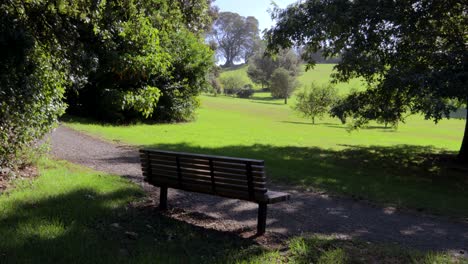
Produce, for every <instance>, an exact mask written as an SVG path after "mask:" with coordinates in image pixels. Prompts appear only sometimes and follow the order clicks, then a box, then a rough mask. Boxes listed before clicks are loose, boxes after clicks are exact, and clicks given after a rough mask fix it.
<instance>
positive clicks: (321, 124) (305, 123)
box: [280, 121, 342, 128]
mask: <svg viewBox="0 0 468 264" xmlns="http://www.w3.org/2000/svg"><path fill="white" fill-rule="evenodd" d="M280 122H281V123H286V124H296V125H307V126H314V125H317V126H328V127H335V126H336V127H337V128H342V127H341V126H338V125H336V124H334V123H328V122H315V124H313V123H312V121H310V122H299V121H280Z"/></svg>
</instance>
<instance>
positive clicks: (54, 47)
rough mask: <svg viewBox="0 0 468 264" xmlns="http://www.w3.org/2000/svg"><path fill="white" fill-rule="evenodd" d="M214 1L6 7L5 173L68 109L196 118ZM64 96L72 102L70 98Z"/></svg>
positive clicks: (83, 1) (18, 3) (0, 97)
mask: <svg viewBox="0 0 468 264" xmlns="http://www.w3.org/2000/svg"><path fill="white" fill-rule="evenodd" d="M210 4H211V1H210V0H184V1H179V0H128V1H93V0H77V1H53V2H51V1H45V0H37V1H22V0H8V1H3V2H1V3H0V48H1V50H0V68H1V71H0V138H1V140H2V141H1V146H0V155H1V157H2V160H1V161H0V167H3V166H6V165H8V164H6V161H8V160H10V161H11V160H14V156H15V155H16V153H17V152H18V150H20V149H21V148H22V147H24V146H27V145H28V144H29V143H30V142H31V141H33V140H34V139H37V138H39V137H41V136H42V135H43V134H44V133H46V132H47V131H48V130H49V129H50V127H51V126H52V125H53V124H54V122H55V120H56V119H57V117H58V116H59V115H61V114H62V113H63V112H64V109H65V105H66V104H68V106H69V108H68V110H67V111H68V112H69V113H74V114H80V115H85V116H91V117H96V118H100V119H104V120H107V121H126V120H129V119H135V118H140V119H146V118H149V119H153V120H157V121H185V120H190V119H192V118H193V117H194V109H195V108H196V107H197V106H198V99H197V98H196V96H197V95H198V94H199V93H200V91H201V89H202V88H203V87H205V86H206V74H207V72H208V70H209V69H210V68H211V67H212V66H213V60H212V56H213V52H212V50H211V49H210V48H209V47H208V46H207V45H206V44H205V43H204V36H203V34H204V32H205V30H206V29H207V28H211V20H212V18H213V16H214V14H215V10H214V9H213V8H212V7H211V6H210ZM65 98H66V101H64V100H65Z"/></svg>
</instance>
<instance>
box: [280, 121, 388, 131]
mask: <svg viewBox="0 0 468 264" xmlns="http://www.w3.org/2000/svg"><path fill="white" fill-rule="evenodd" d="M281 123H287V124H296V125H317V126H326V127H330V128H339V129H347V127H346V125H339V124H335V123H321V122H315V124H312V122H298V121H281ZM360 129H362V130H381V131H382V132H396V131H397V130H396V129H394V128H393V127H385V126H364V127H362V128H360Z"/></svg>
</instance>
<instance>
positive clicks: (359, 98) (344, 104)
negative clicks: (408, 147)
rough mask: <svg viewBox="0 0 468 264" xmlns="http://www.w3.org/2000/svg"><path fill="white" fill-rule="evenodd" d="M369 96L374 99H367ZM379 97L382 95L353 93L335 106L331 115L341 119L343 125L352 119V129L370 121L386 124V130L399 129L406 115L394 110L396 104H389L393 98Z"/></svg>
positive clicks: (331, 110)
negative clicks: (389, 128)
mask: <svg viewBox="0 0 468 264" xmlns="http://www.w3.org/2000/svg"><path fill="white" fill-rule="evenodd" d="M386 95H387V94H385V95H384V96H386ZM367 96H374V99H373V100H369V99H367V98H365V97H367ZM378 96H382V95H381V94H375V95H373V94H372V93H371V92H358V91H352V92H351V93H350V94H349V95H348V96H347V97H346V98H342V99H340V100H338V102H336V103H335V104H334V106H333V107H332V108H331V109H330V115H331V116H333V117H337V118H339V119H340V120H341V122H342V123H343V124H345V123H346V122H347V119H348V118H352V119H353V123H352V124H351V128H358V127H360V126H362V125H364V124H367V122H368V120H376V121H377V123H380V124H384V125H385V127H386V128H387V127H388V126H389V125H390V126H391V127H397V126H398V123H399V121H400V120H403V119H404V117H403V116H400V115H401V114H404V113H403V112H400V111H398V109H393V107H395V106H394V104H392V103H389V102H390V101H391V100H392V98H391V97H381V98H377V97H378ZM363 97H364V98H363ZM371 101H373V103H372V104H367V105H363V104H362V102H371Z"/></svg>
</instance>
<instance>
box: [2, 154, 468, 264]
mask: <svg viewBox="0 0 468 264" xmlns="http://www.w3.org/2000/svg"><path fill="white" fill-rule="evenodd" d="M39 171H40V176H39V177H38V178H37V179H34V180H23V181H17V182H16V188H15V189H11V190H9V191H7V193H3V194H0V237H1V238H2V239H0V263H113V264H115V263H330V264H332V263H333V264H335V263H370V262H376V261H377V262H379V263H410V262H414V263H449V262H454V263H466V262H463V261H465V260H463V259H458V260H457V259H453V258H452V257H450V256H449V255H448V254H447V253H444V252H425V253H422V252H418V251H414V250H408V249H404V248H400V247H396V246H394V245H386V244H373V243H372V244H371V243H365V242H361V241H356V240H343V239H340V238H337V237H331V236H322V235H312V236H305V237H295V238H292V239H291V240H289V241H288V242H285V243H284V244H282V245H280V248H275V249H273V248H267V247H265V246H264V245H260V244H258V243H257V242H256V241H255V240H254V239H249V238H242V237H240V236H238V235H236V234H232V233H225V232H219V231H216V230H210V229H205V228H201V227H197V226H194V225H191V224H187V223H185V222H181V221H179V220H175V219H173V218H171V217H169V216H167V215H165V214H162V213H160V212H158V211H157V210H155V208H154V207H151V206H147V204H146V203H145V202H144V201H143V200H144V198H143V193H142V190H141V189H140V188H139V187H137V186H136V185H135V184H133V183H131V182H129V181H127V180H124V179H122V178H120V177H118V176H112V175H108V174H105V173H100V172H96V171H92V170H89V169H86V168H83V167H80V166H77V165H72V164H70V163H66V162H63V161H57V160H47V159H43V160H42V161H40V164H39Z"/></svg>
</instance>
